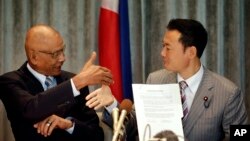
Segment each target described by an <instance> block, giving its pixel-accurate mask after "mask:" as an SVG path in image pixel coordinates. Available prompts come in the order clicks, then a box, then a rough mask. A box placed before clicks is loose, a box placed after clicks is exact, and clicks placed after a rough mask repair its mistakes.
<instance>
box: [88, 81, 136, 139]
mask: <svg viewBox="0 0 250 141" xmlns="http://www.w3.org/2000/svg"><path fill="white" fill-rule="evenodd" d="M86 100H87V102H86V106H88V107H89V108H94V109H95V110H98V109H100V108H102V107H105V106H109V105H112V104H113V103H114V102H115V101H116V100H115V98H114V96H113V95H112V92H111V90H110V88H109V86H107V85H102V87H101V88H99V89H97V90H95V91H93V92H92V93H90V94H89V95H88V96H87V97H86ZM117 106H118V107H119V109H118V108H117ZM132 106H133V103H132V101H131V100H129V99H124V100H123V101H122V102H121V104H118V105H116V107H115V108H113V110H112V113H111V114H112V119H113V139H112V141H123V140H125V138H126V134H125V131H126V130H125V123H126V122H127V121H128V120H129V118H128V116H129V113H130V112H131V110H132Z"/></svg>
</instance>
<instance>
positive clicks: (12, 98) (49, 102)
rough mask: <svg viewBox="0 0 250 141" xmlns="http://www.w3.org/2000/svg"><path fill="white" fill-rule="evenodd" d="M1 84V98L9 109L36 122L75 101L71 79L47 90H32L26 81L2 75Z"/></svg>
mask: <svg viewBox="0 0 250 141" xmlns="http://www.w3.org/2000/svg"><path fill="white" fill-rule="evenodd" d="M0 84H1V93H2V94H1V95H2V96H1V98H2V100H3V102H5V103H4V104H6V105H7V106H6V107H7V108H8V110H9V111H11V112H12V113H13V114H17V115H22V117H23V118H25V119H27V120H31V121H33V122H34V123H35V122H37V121H40V120H42V119H44V118H46V117H47V116H49V115H51V114H53V113H58V112H60V110H61V109H62V107H64V106H65V105H71V104H73V103H74V96H73V93H72V88H71V84H70V81H69V80H67V81H65V82H63V83H61V84H59V85H57V87H54V88H51V89H49V90H47V91H43V90H40V91H39V90H38V89H37V88H34V90H30V88H28V87H27V85H26V84H25V82H23V81H21V80H19V79H14V78H11V77H1V79H0Z"/></svg>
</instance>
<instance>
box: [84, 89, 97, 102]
mask: <svg viewBox="0 0 250 141" xmlns="http://www.w3.org/2000/svg"><path fill="white" fill-rule="evenodd" d="M99 91H100V88H99V89H97V90H95V91H93V92H92V93H90V94H88V95H87V96H86V98H85V99H86V100H90V99H91V98H93V97H95V96H96V95H97V94H98V92H99Z"/></svg>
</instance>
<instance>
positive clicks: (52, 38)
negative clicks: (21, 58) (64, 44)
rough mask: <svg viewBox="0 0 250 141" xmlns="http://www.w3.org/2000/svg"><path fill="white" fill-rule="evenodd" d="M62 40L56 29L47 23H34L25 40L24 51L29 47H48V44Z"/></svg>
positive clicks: (33, 48) (34, 48)
mask: <svg viewBox="0 0 250 141" xmlns="http://www.w3.org/2000/svg"><path fill="white" fill-rule="evenodd" d="M60 40H62V38H61V36H60V34H59V33H58V31H56V30H55V29H53V28H52V27H49V26H47V25H35V26H33V27H31V28H30V29H29V30H28V32H27V34H26V40H25V49H26V52H27V50H29V49H32V50H36V49H41V48H44V47H45V49H47V48H46V46H47V47H49V46H48V45H50V44H55V43H58V42H60Z"/></svg>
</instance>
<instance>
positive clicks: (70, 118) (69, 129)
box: [65, 117, 75, 134]
mask: <svg viewBox="0 0 250 141" xmlns="http://www.w3.org/2000/svg"><path fill="white" fill-rule="evenodd" d="M66 119H68V120H71V122H72V124H73V126H72V127H70V128H68V129H65V130H66V131H67V132H68V133H70V134H72V133H73V131H74V129H75V122H74V121H73V120H72V119H73V118H72V117H67V118H66Z"/></svg>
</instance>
